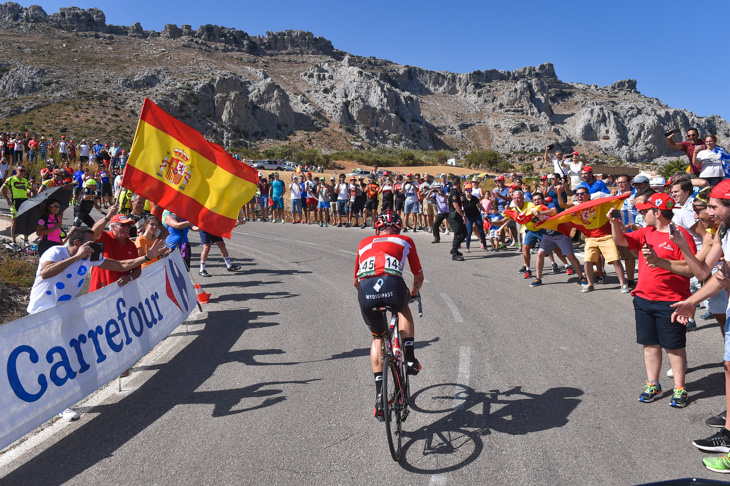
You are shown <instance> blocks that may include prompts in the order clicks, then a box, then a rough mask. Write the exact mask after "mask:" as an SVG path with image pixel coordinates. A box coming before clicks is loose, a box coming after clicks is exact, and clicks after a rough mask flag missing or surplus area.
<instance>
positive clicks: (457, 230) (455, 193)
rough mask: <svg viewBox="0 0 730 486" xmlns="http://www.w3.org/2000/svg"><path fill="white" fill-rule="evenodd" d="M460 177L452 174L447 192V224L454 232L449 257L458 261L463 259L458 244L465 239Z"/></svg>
mask: <svg viewBox="0 0 730 486" xmlns="http://www.w3.org/2000/svg"><path fill="white" fill-rule="evenodd" d="M461 195H462V193H461V179H460V178H459V176H454V178H453V179H452V180H451V192H449V225H450V226H451V229H452V231H453V232H454V240H453V241H452V243H451V252H450V253H451V259H452V260H456V261H459V262H463V261H464V255H462V254H461V252H460V251H459V246H461V244H462V243H463V242H464V240H465V239H466V225H465V224H464V223H465V218H464V211H463V209H462V207H461Z"/></svg>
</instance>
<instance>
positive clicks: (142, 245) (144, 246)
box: [134, 214, 167, 268]
mask: <svg viewBox="0 0 730 486" xmlns="http://www.w3.org/2000/svg"><path fill="white" fill-rule="evenodd" d="M140 223H142V224H141V225H140ZM137 226H138V227H139V228H140V230H138V231H139V236H137V238H136V239H135V240H134V244H135V246H136V247H137V252H138V253H139V256H145V255H146V254H147V250H149V249H150V248H151V247H152V245H154V244H155V242H156V241H161V242H162V243H163V244H164V242H165V237H166V236H167V231H164V232H163V231H162V224H160V220H159V219H157V216H155V215H153V214H150V215H148V216H146V217H145V218H144V219H140V220H139V221H138V222H137ZM160 258H162V257H161V256H157V257H155V258H151V259H150V260H149V261H146V262H144V263H143V264H142V268H144V267H147V266H149V265H152V264H153V263H155V262H156V261H157V260H159V259H160Z"/></svg>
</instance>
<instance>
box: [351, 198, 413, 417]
mask: <svg viewBox="0 0 730 486" xmlns="http://www.w3.org/2000/svg"><path fill="white" fill-rule="evenodd" d="M373 226H374V227H375V236H368V237H367V238H365V239H363V240H362V241H361V242H360V245H359V246H358V249H357V260H356V264H355V275H354V285H355V287H357V291H358V300H359V302H360V310H361V312H362V317H363V319H364V320H365V323H366V324H367V326H368V327H369V328H370V332H371V333H372V335H373V342H372V345H371V347H370V363H371V364H372V366H373V375H374V376H375V393H376V398H375V414H374V415H375V417H376V418H378V420H381V421H382V420H384V419H383V408H382V403H381V401H380V391H381V388H382V384H383V382H382V380H383V351H382V342H383V337H384V336H385V335H386V332H387V325H388V323H387V322H386V319H385V314H383V313H382V312H380V311H379V310H378V308H380V307H386V306H389V307H390V308H391V309H392V310H393V311H394V312H398V318H399V321H398V323H399V324H398V328H399V330H400V335H401V339H402V341H403V348H404V351H405V362H406V370H407V373H408V374H409V375H417V374H418V372H419V371H420V370H421V365H420V364H419V363H418V360H417V359H416V357H415V356H414V354H413V342H414V339H413V336H414V332H413V316H412V315H411V310H410V309H409V308H408V303H409V302H410V300H411V298H412V297H415V296H416V295H417V294H418V290H419V289H420V288H421V285H423V269H422V268H421V262H420V261H419V259H418V253H417V252H416V245H415V244H414V243H413V240H412V239H411V238H410V237H408V236H403V235H400V231H401V229H402V228H403V222H402V221H401V219H400V217H399V216H398V214H397V213H395V212H393V211H392V210H387V211H383V212H382V213H380V215H379V216H378V218H377V219H376V220H375V221H374V222H373ZM406 259H408V265H409V266H410V269H411V273H413V284H412V285H411V288H410V291H409V289H408V286H407V285H406V282H405V280H404V279H403V266H404V265H405V261H406Z"/></svg>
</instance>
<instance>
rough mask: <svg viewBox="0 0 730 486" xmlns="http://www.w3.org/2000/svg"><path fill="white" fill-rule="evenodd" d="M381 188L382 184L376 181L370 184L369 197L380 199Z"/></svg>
mask: <svg viewBox="0 0 730 486" xmlns="http://www.w3.org/2000/svg"><path fill="white" fill-rule="evenodd" d="M379 190H380V186H379V185H378V184H375V183H371V184H368V188H367V193H368V199H371V200H373V199H374V200H376V201H377V199H378V191H379Z"/></svg>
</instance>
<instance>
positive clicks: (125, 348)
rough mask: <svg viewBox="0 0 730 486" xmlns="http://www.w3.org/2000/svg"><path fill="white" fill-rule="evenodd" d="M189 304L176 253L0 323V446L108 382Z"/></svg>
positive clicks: (176, 321)
mask: <svg viewBox="0 0 730 486" xmlns="http://www.w3.org/2000/svg"><path fill="white" fill-rule="evenodd" d="M195 303H196V296H195V290H194V289H193V287H192V284H191V283H190V278H189V277H188V274H187V272H186V270H185V264H184V263H183V260H182V258H181V257H180V253H179V252H178V251H175V252H173V253H172V254H171V255H170V256H169V257H168V258H163V259H162V260H160V261H158V262H156V263H154V264H152V265H150V266H148V267H145V268H144V269H143V270H142V276H141V277H140V278H138V279H135V280H133V281H132V282H130V283H128V284H127V285H125V286H123V287H119V286H118V285H117V284H112V285H109V286H107V287H104V288H103V289H100V290H97V291H96V292H92V293H90V294H87V295H84V296H82V297H80V298H78V299H76V300H72V301H70V302H66V303H63V304H61V305H59V306H56V307H54V308H51V309H48V310H45V311H43V312H39V313H38V314H34V315H31V316H28V317H25V318H23V319H19V320H17V321H13V322H10V323H8V324H5V325H2V326H0V366H2V368H0V387H1V389H2V393H0V410H2V412H3V413H2V414H0V448H3V447H6V446H7V445H9V444H11V443H12V442H14V441H15V440H17V439H19V438H20V437H22V436H23V435H25V434H27V433H28V432H30V431H31V430H33V429H34V428H35V427H37V426H39V425H41V424H42V423H43V422H45V421H46V420H48V419H50V418H52V417H53V416H54V415H56V414H58V413H59V412H61V411H63V410H64V409H66V408H68V407H70V406H71V405H73V404H74V403H76V402H78V401H79V400H81V399H83V398H84V397H86V396H87V395H89V394H90V393H92V392H93V391H94V390H96V389H98V388H100V387H101V386H102V385H104V384H105V383H107V382H109V381H111V380H113V379H114V378H116V377H117V376H119V374H120V373H122V372H123V371H124V370H126V369H127V368H129V367H130V366H132V364H134V363H135V362H136V361H138V360H139V359H140V358H141V357H142V356H144V355H145V354H146V353H147V352H149V351H150V350H151V349H152V348H153V347H154V346H155V345H156V344H157V343H159V342H160V341H162V339H164V338H165V336H167V335H168V334H170V332H172V330H173V329H175V328H176V327H177V326H178V325H180V323H182V322H184V321H185V320H186V319H187V317H188V316H189V315H190V313H191V312H192V310H193V307H194V306H195Z"/></svg>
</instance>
